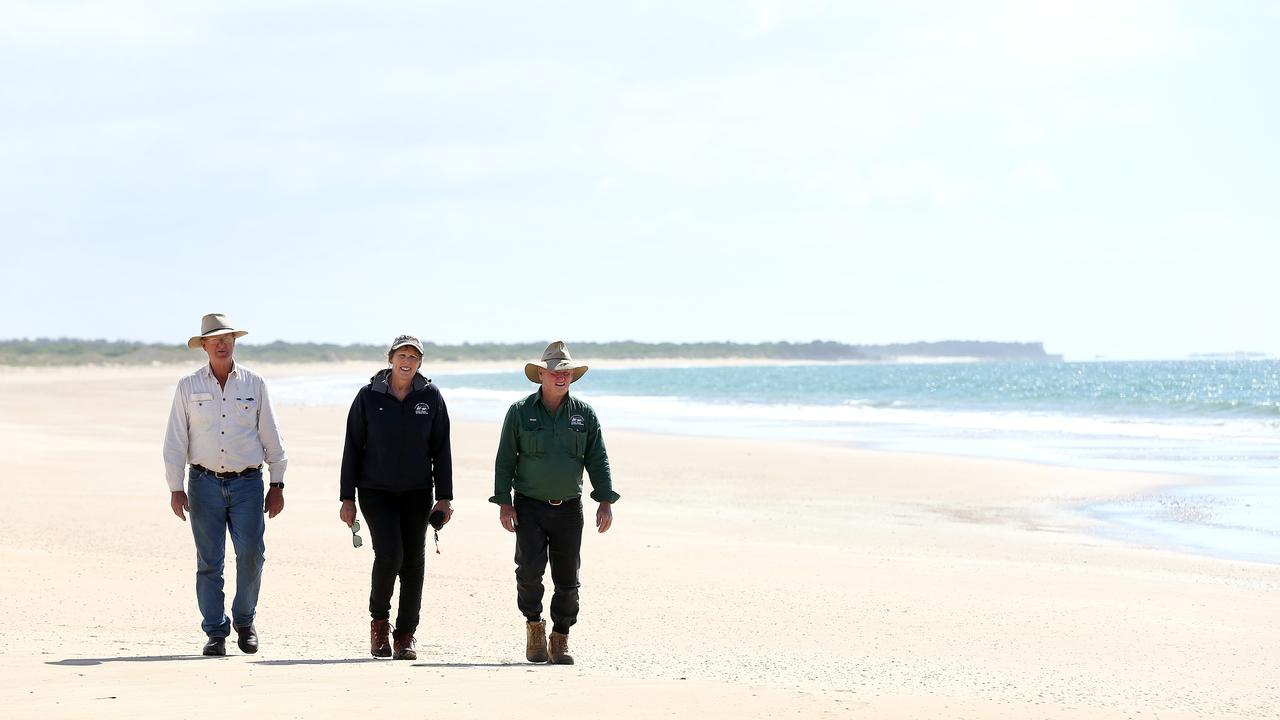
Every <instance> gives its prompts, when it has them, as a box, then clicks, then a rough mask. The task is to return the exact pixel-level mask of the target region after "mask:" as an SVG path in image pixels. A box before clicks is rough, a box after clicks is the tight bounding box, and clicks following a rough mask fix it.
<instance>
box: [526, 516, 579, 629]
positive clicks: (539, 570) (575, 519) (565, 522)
mask: <svg viewBox="0 0 1280 720" xmlns="http://www.w3.org/2000/svg"><path fill="white" fill-rule="evenodd" d="M515 509H516V605H517V606H518V607H519V608H520V612H522V613H524V616H525V618H527V619H528V620H530V621H536V620H541V619H542V595H543V593H544V592H545V588H543V585H542V574H543V571H544V570H546V567H547V561H548V559H549V560H550V561H551V582H552V583H553V584H554V585H555V591H554V592H553V593H552V594H551V627H552V629H553V630H555V631H556V632H560V633H568V632H569V628H570V627H571V626H573V624H574V623H576V622H577V621H578V569H579V568H581V567H582V524H583V523H582V499H581V498H577V499H574V500H566V501H565V502H564V503H563V504H561V505H551V504H549V503H547V502H546V501H544V500H535V499H533V498H528V497H525V496H523V495H520V494H516V499H515Z"/></svg>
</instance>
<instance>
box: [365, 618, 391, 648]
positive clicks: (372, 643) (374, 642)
mask: <svg viewBox="0 0 1280 720" xmlns="http://www.w3.org/2000/svg"><path fill="white" fill-rule="evenodd" d="M390 634H391V621H390V620H371V621H370V622H369V653H370V654H371V655H373V656H374V657H391V641H390V640H389V639H388V636H389V635H390Z"/></svg>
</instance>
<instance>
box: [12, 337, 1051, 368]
mask: <svg viewBox="0 0 1280 720" xmlns="http://www.w3.org/2000/svg"><path fill="white" fill-rule="evenodd" d="M568 342H569V346H570V348H572V349H573V352H574V354H575V355H577V356H580V357H584V358H597V359H610V360H646V359H659V358H661V359H676V360H729V359H747V360H788V361H796V360H800V361H804V360H814V361H864V362H900V361H910V360H923V361H928V360H967V361H975V362H983V361H986V362H997V361H1028V360H1031V361H1041V362H1060V361H1061V360H1062V356H1061V355H1050V354H1049V353H1046V352H1045V350H1044V345H1043V343H1038V342H1034V343H1007V342H985V341H971V340H947V341H942V342H916V343H903V344H892V345H850V344H846V343H839V342H833V341H827V340H814V341H813V342H807V343H792V342H766V343H736V342H692V343H668V342H659V343H646V342H633V341H629V340H623V341H617V342H575V341H573V340H569V341H568ZM545 347H546V344H545V343H541V342H537V343H462V344H461V345H438V344H435V343H430V342H428V343H425V344H424V346H423V349H424V350H425V351H426V354H425V358H424V359H425V360H428V361H437V362H478V361H486V360H525V359H528V358H534V357H538V356H540V355H541V354H542V351H543V349H544V348H545ZM385 352H386V348H385V347H384V346H382V345H362V344H353V345H339V344H334V343H292V342H283V341H276V342H271V343H266V344H262V345H254V344H249V343H243V344H240V345H238V346H237V348H236V357H238V358H240V359H242V360H244V361H246V362H291V363H297V362H344V361H349V360H356V361H380V360H382V359H384V357H385V355H384V353H385ZM196 355H197V353H196V351H193V350H189V349H188V348H187V346H186V345H169V344H164V343H140V342H129V341H125V340H82V339H74V338H38V339H18V340H0V365H9V366H55V365H85V364H93V365H150V364H153V363H188V362H191V360H192V359H193V358H194V357H196Z"/></svg>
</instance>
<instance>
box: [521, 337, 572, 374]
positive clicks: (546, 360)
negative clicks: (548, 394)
mask: <svg viewBox="0 0 1280 720" xmlns="http://www.w3.org/2000/svg"><path fill="white" fill-rule="evenodd" d="M540 368H546V369H547V370H550V371H552V372H559V371H561V370H572V371H573V379H572V380H570V381H569V382H571V383H575V382H578V378H580V377H582V376H583V375H586V374H587V364H586V363H582V362H578V361H577V360H574V359H573V357H572V356H570V355H569V348H568V347H567V346H565V344H564V341H562V340H557V341H555V342H553V343H551V344H550V345H548V346H547V349H546V350H544V351H543V353H542V359H541V360H533V361H531V362H527V363H525V365H524V376H525V377H527V378H529V381H530V382H536V383H541V382H542V380H541V379H539V378H538V370H539V369H540Z"/></svg>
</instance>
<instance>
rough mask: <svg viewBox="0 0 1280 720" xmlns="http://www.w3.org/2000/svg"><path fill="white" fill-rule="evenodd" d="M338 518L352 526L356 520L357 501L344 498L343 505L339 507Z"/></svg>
mask: <svg viewBox="0 0 1280 720" xmlns="http://www.w3.org/2000/svg"><path fill="white" fill-rule="evenodd" d="M338 519H339V520H341V521H342V522H344V523H346V524H347V527H351V523H353V522H355V521H356V501H355V500H343V501H342V507H341V508H339V509H338Z"/></svg>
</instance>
